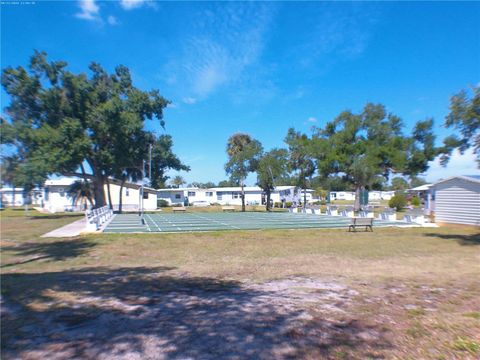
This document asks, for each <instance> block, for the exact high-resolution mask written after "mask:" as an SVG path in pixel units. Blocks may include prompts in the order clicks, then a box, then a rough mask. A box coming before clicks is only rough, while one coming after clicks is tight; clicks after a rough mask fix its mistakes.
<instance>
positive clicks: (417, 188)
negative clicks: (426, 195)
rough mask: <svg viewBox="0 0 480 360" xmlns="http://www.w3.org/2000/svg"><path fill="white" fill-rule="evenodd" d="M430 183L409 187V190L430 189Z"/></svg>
mask: <svg viewBox="0 0 480 360" xmlns="http://www.w3.org/2000/svg"><path fill="white" fill-rule="evenodd" d="M432 185H433V184H423V185H420V186H417V187H414V188H412V189H409V191H427V190H428V189H430V187H431V186H432Z"/></svg>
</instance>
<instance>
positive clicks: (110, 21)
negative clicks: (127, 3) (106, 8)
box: [107, 15, 118, 25]
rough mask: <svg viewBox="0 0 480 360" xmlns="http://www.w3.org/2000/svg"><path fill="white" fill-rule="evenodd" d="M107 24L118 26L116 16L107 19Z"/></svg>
mask: <svg viewBox="0 0 480 360" xmlns="http://www.w3.org/2000/svg"><path fill="white" fill-rule="evenodd" d="M107 22H108V23H109V24H110V25H118V20H117V18H116V17H115V16H113V15H109V16H108V17H107Z"/></svg>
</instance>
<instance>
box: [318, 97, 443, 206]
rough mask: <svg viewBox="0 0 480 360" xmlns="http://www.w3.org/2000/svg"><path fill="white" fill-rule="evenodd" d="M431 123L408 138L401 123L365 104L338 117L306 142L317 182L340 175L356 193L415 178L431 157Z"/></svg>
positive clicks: (418, 125)
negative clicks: (393, 177)
mask: <svg viewBox="0 0 480 360" xmlns="http://www.w3.org/2000/svg"><path fill="white" fill-rule="evenodd" d="M432 127H433V120H432V119H427V120H424V121H419V122H417V123H416V124H415V126H414V128H413V130H412V133H411V135H410V136H408V135H405V134H404V133H403V128H404V125H403V122H402V120H401V119H400V118H399V117H398V116H396V115H394V114H389V113H387V112H386V110H385V107H384V106H383V105H380V104H371V103H369V104H367V105H366V106H365V107H364V109H363V111H362V112H361V113H358V114H354V113H352V112H351V111H344V112H342V113H340V115H338V116H337V118H335V119H334V120H333V121H331V122H328V123H327V124H326V125H325V127H324V128H316V129H315V132H314V134H313V136H312V145H311V146H312V153H313V157H314V158H315V161H316V166H317V168H318V172H319V174H320V175H321V176H324V177H326V176H329V175H330V174H342V175H343V177H344V179H345V180H346V181H348V182H349V183H351V184H352V185H353V186H354V188H355V191H356V193H357V196H356V199H357V200H356V204H355V207H356V209H358V208H359V207H360V203H359V201H358V199H359V198H360V196H359V194H360V190H361V189H364V188H374V187H375V186H376V184H377V186H378V184H381V183H383V182H384V181H385V180H388V178H389V176H390V174H392V173H398V174H403V175H416V174H418V173H422V172H424V171H426V170H427V169H428V162H429V161H431V160H433V159H434V158H435V156H436V154H437V149H436V148H435V146H434V141H435V136H434V135H433V131H432Z"/></svg>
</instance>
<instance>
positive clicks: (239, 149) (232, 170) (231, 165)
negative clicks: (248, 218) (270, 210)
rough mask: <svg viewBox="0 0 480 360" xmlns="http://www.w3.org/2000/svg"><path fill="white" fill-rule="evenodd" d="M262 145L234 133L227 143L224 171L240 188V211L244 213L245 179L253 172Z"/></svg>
mask: <svg viewBox="0 0 480 360" xmlns="http://www.w3.org/2000/svg"><path fill="white" fill-rule="evenodd" d="M262 150H263V148H262V144H260V142H259V141H258V140H255V139H253V138H252V137H251V136H250V135H248V134H243V133H236V134H233V135H232V136H230V138H229V139H228V142H227V155H228V162H227V163H226V164H225V171H226V172H227V174H229V175H230V178H231V179H232V180H233V181H238V182H239V183H240V187H241V189H242V190H241V199H242V211H245V191H244V186H245V179H246V177H247V175H248V173H250V172H253V171H255V169H256V168H257V165H258V159H259V156H260V154H261V153H262Z"/></svg>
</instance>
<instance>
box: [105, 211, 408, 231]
mask: <svg viewBox="0 0 480 360" xmlns="http://www.w3.org/2000/svg"><path fill="white" fill-rule="evenodd" d="M349 224H350V218H347V217H342V216H327V215H313V214H291V213H266V212H246V213H240V212H238V213H194V212H188V211H187V212H186V213H180V214H178V213H177V214H171V213H170V214H145V224H142V222H141V218H140V216H138V214H119V215H116V216H115V217H114V218H113V219H112V221H111V222H110V223H109V224H108V226H107V227H106V228H105V230H104V232H107V233H134V232H137V233H138V232H142V233H143V232H145V233H148V232H166V233H169V232H189V231H217V230H255V229H308V228H345V229H347V228H348V225H349ZM373 225H374V228H375V227H384V226H412V225H411V224H408V223H405V222H401V221H383V220H374V222H373Z"/></svg>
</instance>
